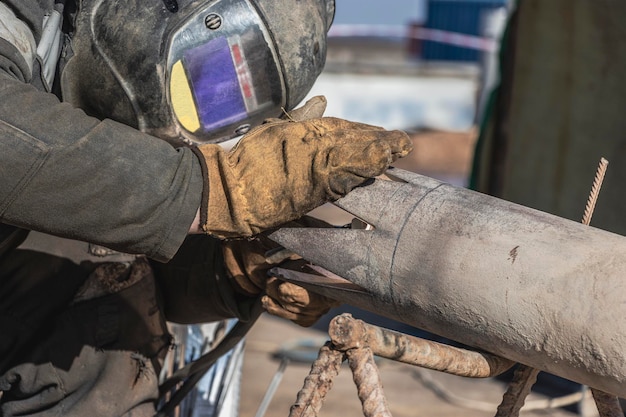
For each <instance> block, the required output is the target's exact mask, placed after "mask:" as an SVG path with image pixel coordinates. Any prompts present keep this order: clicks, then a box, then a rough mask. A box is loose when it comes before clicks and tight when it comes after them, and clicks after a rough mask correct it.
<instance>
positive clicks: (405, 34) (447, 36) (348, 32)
mask: <svg viewBox="0 0 626 417" xmlns="http://www.w3.org/2000/svg"><path fill="white" fill-rule="evenodd" d="M328 36H329V37H375V38H376V37H391V38H405V39H411V38H412V39H419V40H424V41H433V42H440V43H445V44H447V45H454V46H459V47H462V48H468V49H477V50H480V51H485V52H494V51H497V49H498V42H497V41H496V40H495V39H491V38H483V37H480V36H473V35H466V34H464V33H458V32H448V31H444V30H439V29H428V28H423V27H415V26H385V25H334V26H332V27H331V28H330V31H329V32H328Z"/></svg>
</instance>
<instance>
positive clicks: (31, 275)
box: [0, 0, 245, 416]
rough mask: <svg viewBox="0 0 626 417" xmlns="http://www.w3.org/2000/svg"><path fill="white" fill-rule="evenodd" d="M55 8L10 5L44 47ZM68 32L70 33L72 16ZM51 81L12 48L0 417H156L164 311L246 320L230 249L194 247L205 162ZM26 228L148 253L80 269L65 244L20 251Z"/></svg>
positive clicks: (1, 183)
mask: <svg viewBox="0 0 626 417" xmlns="http://www.w3.org/2000/svg"><path fill="white" fill-rule="evenodd" d="M53 4H54V0H0V6H8V8H9V9H10V10H11V12H12V13H13V14H14V15H15V16H16V17H18V18H19V20H21V21H23V22H24V23H25V24H26V26H27V28H28V29H29V30H30V32H32V34H33V35H34V41H35V43H37V42H38V41H39V39H40V37H41V31H42V22H43V20H44V16H45V15H46V13H49V12H50V10H52V7H53ZM72 9H73V8H72V7H67V5H66V10H72ZM5 11H6V7H5ZM0 23H1V22H0ZM65 24H66V26H68V33H70V32H71V16H69V17H68V18H67V19H66V23H65ZM0 26H1V25H0ZM1 30H2V28H1V27H0V33H2V31H1ZM6 33H7V37H8V36H10V35H11V33H8V32H6ZM65 41H66V42H68V41H69V37H68V38H66V39H65ZM41 79H42V78H41V74H40V73H39V72H38V66H37V62H35V63H33V62H26V59H25V57H24V54H23V53H21V51H20V50H19V49H18V48H16V46H15V42H13V43H11V42H8V41H7V40H6V39H2V38H0V334H2V336H1V337H0V390H1V391H2V396H1V398H0V415H3V416H12V415H33V416H35V415H36V416H52V415H54V416H61V415H62V416H74V415H88V414H91V415H94V416H121V415H125V416H130V415H132V416H144V415H146V416H147V415H152V414H153V413H154V400H155V398H156V395H157V372H158V368H159V366H158V363H159V360H160V359H161V358H162V357H163V355H164V354H165V353H166V351H167V348H168V346H169V342H170V340H169V335H168V332H167V329H166V328H165V322H164V316H163V314H162V311H163V310H165V313H166V316H167V317H168V319H172V320H177V321H182V322H185V321H186V322H191V321H195V322H200V321H209V320H215V319H220V318H224V317H233V316H240V315H242V314H244V315H245V313H241V311H240V310H241V309H244V308H243V307H242V304H241V303H238V301H241V300H237V299H236V296H235V295H234V294H233V291H232V289H231V288H230V287H229V285H228V283H227V282H225V280H223V279H221V278H220V277H223V276H224V274H223V271H221V269H220V268H221V267H220V265H221V250H220V247H219V243H218V242H217V241H215V240H212V239H210V238H208V237H204V236H195V237H191V238H189V239H187V240H185V239H186V235H187V230H188V228H189V225H190V223H191V221H192V220H193V218H194V215H195V212H196V210H197V208H198V207H199V205H200V198H201V195H202V190H203V186H204V184H203V179H202V174H201V168H200V164H199V162H198V161H197V159H196V156H195V155H194V154H193V153H192V152H191V151H190V150H189V149H174V148H173V147H172V146H170V145H169V144H167V143H165V142H163V141H161V140H158V139H155V138H153V137H150V136H148V135H146V134H143V133H141V132H139V131H137V130H135V129H133V128H131V127H128V126H125V125H122V124H120V123H116V122H114V121H111V120H104V121H101V120H97V119H95V118H92V117H89V116H87V115H86V114H85V113H83V112H82V111H81V110H80V109H75V108H73V107H72V106H71V105H69V104H67V103H63V102H61V101H60V100H59V99H58V98H57V96H55V95H54V94H52V93H50V92H47V91H45V90H47V89H49V88H47V86H46V85H45V83H42V82H41ZM52 87H54V85H53V86H52ZM51 89H52V90H54V88H51ZM27 230H33V231H38V232H43V233H45V234H46V235H54V236H60V237H64V238H68V239H71V240H80V241H85V242H92V243H95V244H99V245H103V246H106V247H108V248H112V249H115V250H118V251H121V252H125V253H133V254H142V255H145V257H140V258H138V260H137V261H132V262H125V263H102V262H96V263H94V262H82V263H78V262H73V261H71V260H69V259H67V258H65V257H64V256H55V255H51V254H50V253H51V252H52V253H54V252H55V251H56V250H61V253H62V247H51V248H50V249H51V250H49V251H45V252H48V253H43V251H39V250H28V249H23V248H16V247H17V246H18V245H19V244H20V242H21V240H22V239H23V238H24V235H25V233H27V232H25V231H27ZM183 243H184V244H183ZM51 245H52V246H54V245H56V244H51ZM181 245H182V247H181ZM175 255H176V256H175ZM155 261H160V262H164V263H157V262H155ZM155 276H156V280H155ZM161 299H162V300H163V302H162V303H161V302H159V300H161ZM163 304H164V305H165V308H164V309H163V308H161V306H162V305H163ZM181 307H189V308H187V309H184V308H181Z"/></svg>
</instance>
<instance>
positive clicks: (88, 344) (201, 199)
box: [0, 0, 411, 416]
mask: <svg viewBox="0 0 626 417" xmlns="http://www.w3.org/2000/svg"><path fill="white" fill-rule="evenodd" d="M333 15H334V1H333V0H306V1H303V0H287V1H284V0H282V1H280V0H217V1H197V0H196V1H191V0H178V1H176V0H167V1H161V0H151V1H148V2H146V1H139V0H128V1H123V2H122V1H103V0H76V1H74V0H66V1H63V0H56V1H55V0H19V1H18V0H2V1H1V2H0V175H1V181H0V222H1V223H0V312H1V314H0V329H1V331H2V338H0V390H1V391H2V396H1V398H0V406H1V411H0V413H1V414H2V415H4V416H13V415H22V416H26V415H28V416H51V415H55V416H57V415H64V416H78V415H80V416H84V415H97V416H131V415H132V416H151V415H154V413H155V406H156V400H157V396H158V374H159V370H160V367H161V365H162V360H163V358H164V356H165V354H166V353H167V351H168V348H169V346H170V343H171V336H170V334H169V333H168V330H167V327H166V324H165V323H166V320H169V321H175V322H179V323H201V322H207V321H218V320H222V319H225V318H230V317H236V318H239V319H240V320H243V321H245V320H246V319H247V317H248V316H249V315H250V308H251V307H250V306H251V305H253V304H254V301H255V300H256V299H257V298H258V297H259V296H260V295H261V294H264V295H263V304H264V306H265V307H266V308H267V310H268V311H271V312H273V313H275V314H278V315H281V316H283V317H286V318H288V319H291V320H294V321H296V322H297V323H300V324H303V325H310V324H312V323H313V322H314V321H315V319H316V318H317V317H319V315H320V314H323V312H325V311H326V310H327V309H328V307H329V306H330V305H332V303H333V301H332V300H328V299H325V298H323V297H319V296H312V295H311V294H309V293H308V292H306V291H305V290H303V289H301V288H299V287H295V286H292V285H291V284H285V283H280V282H278V281H275V280H274V281H271V280H270V282H272V284H271V286H268V278H267V276H266V274H265V271H266V270H267V269H268V266H270V265H268V264H267V263H266V262H265V250H266V249H268V248H266V247H265V246H264V245H263V243H264V241H263V240H262V239H261V238H259V237H258V236H259V234H261V233H263V232H264V231H266V230H268V229H273V228H275V227H278V226H280V225H283V224H285V223H287V222H290V221H294V220H297V219H300V218H302V216H304V215H305V214H306V213H308V212H309V211H310V210H311V209H313V208H315V207H317V206H319V205H321V204H323V203H325V202H327V201H332V200H335V199H337V198H339V197H341V196H343V195H345V194H346V193H348V192H350V190H352V189H353V188H354V187H357V186H359V185H361V184H363V183H364V182H365V181H366V180H367V179H369V178H371V177H374V176H377V175H379V174H381V173H383V172H384V171H385V170H386V168H387V167H388V166H389V164H390V163H392V162H393V161H394V160H396V159H397V158H399V157H402V156H404V155H406V154H407V153H408V152H409V151H410V149H411V145H410V141H409V140H408V137H407V136H406V134H404V133H403V132H398V131H386V130H384V129H382V128H378V127H373V126H368V125H363V124H359V123H353V122H349V121H345V120H340V119H335V118H325V117H322V113H323V109H324V105H325V102H324V99H323V98H317V99H314V100H313V101H311V102H309V103H308V104H307V105H305V106H304V107H302V108H300V109H296V110H294V108H296V107H297V105H298V104H299V103H300V102H301V101H302V100H303V98H304V97H305V96H306V94H307V93H308V91H309V89H310V88H311V86H312V84H313V82H314V81H315V79H316V78H317V76H318V75H319V73H320V72H321V70H322V68H323V65H324V61H325V53H326V33H327V31H328V28H329V26H330V24H331V22H332V19H333ZM240 137H241V139H240V140H239V141H238V142H237V144H236V145H235V146H234V148H232V149H231V150H226V149H225V148H224V147H222V146H221V145H220V143H222V142H224V141H226V140H229V139H233V138H240Z"/></svg>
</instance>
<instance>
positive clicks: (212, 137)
mask: <svg viewBox="0 0 626 417" xmlns="http://www.w3.org/2000/svg"><path fill="white" fill-rule="evenodd" d="M168 2H171V0H168ZM220 4H221V6H222V7H223V6H224V4H233V6H238V5H239V6H242V5H245V8H246V9H247V10H252V11H256V13H258V18H259V20H260V21H261V22H262V24H263V25H264V26H265V28H264V30H265V33H267V35H268V38H269V40H268V43H271V44H272V45H271V48H272V49H273V54H274V55H273V56H274V58H275V60H276V61H277V62H276V67H277V68H278V69H279V72H280V83H282V90H283V91H282V92H277V93H276V94H279V95H281V98H280V99H279V100H277V102H279V103H280V105H276V106H274V107H272V108H268V109H267V110H265V111H264V112H263V113H259V114H256V115H254V117H253V118H252V119H251V120H249V123H250V124H252V125H255V124H259V123H261V122H262V120H263V119H265V118H268V117H276V116H278V115H280V112H281V107H284V108H285V109H286V110H291V109H293V108H294V107H295V106H296V105H297V104H298V103H299V102H300V101H301V100H302V99H303V98H304V97H305V96H306V94H307V93H308V92H309V90H310V89H311V87H312V86H313V83H314V82H315V80H316V79H317V77H318V76H319V74H320V73H321V71H322V69H323V67H324V64H325V57H326V34H327V31H328V29H329V27H330V25H331V23H332V19H333V16H334V0H211V1H206V0H204V1H197V0H196V1H193V0H179V1H178V10H177V11H176V12H172V11H170V10H171V9H172V8H171V7H170V10H168V7H166V3H164V2H163V1H161V0H150V1H145V0H125V1H123V2H115V1H109V0H82V1H81V2H80V3H79V6H78V7H79V8H78V12H77V13H76V15H75V21H74V26H75V30H74V32H73V35H72V38H71V42H70V49H69V51H68V54H67V56H66V57H65V59H67V61H66V62H65V63H64V65H63V70H62V73H61V91H62V95H63V99H64V101H67V102H70V103H72V104H73V105H75V106H77V107H80V108H82V109H83V110H84V111H85V112H86V113H88V114H90V115H92V116H95V117H98V118H100V119H104V118H110V119H113V120H117V121H119V122H121V123H124V124H127V125H129V126H133V127H135V128H137V129H140V130H142V131H144V132H146V133H150V134H152V135H155V136H158V137H161V138H163V139H166V140H168V141H170V142H173V143H175V144H177V145H178V144H182V143H211V142H212V143H215V142H221V141H223V140H226V139H229V138H232V137H235V136H237V135H239V134H241V130H239V129H238V128H237V126H239V125H234V126H227V127H225V128H222V129H219V130H216V131H215V132H210V134H209V135H204V137H201V138H199V137H196V136H195V135H193V133H190V132H187V131H185V129H183V128H181V125H180V124H179V123H178V121H177V119H176V117H175V115H174V114H173V110H172V106H171V103H170V100H169V94H168V87H169V85H168V79H169V76H170V74H169V70H168V66H167V59H168V53H169V48H170V45H171V41H172V37H173V34H175V33H176V31H177V29H179V28H181V27H183V26H184V25H185V22H187V21H189V19H190V18H192V17H194V16H197V15H198V13H207V11H208V10H210V9H211V8H212V7H213V6H215V7H217V6H218V5H220ZM170 6H171V5H170ZM238 10H239V9H238ZM250 70H251V71H253V72H254V71H265V70H266V69H265V68H262V67H258V66H257V67H253V68H251V69H250Z"/></svg>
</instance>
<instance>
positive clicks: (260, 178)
mask: <svg viewBox="0 0 626 417" xmlns="http://www.w3.org/2000/svg"><path fill="white" fill-rule="evenodd" d="M308 107H309V106H307V107H305V109H306V108H308ZM301 112H302V111H301ZM295 113H296V114H298V113H299V112H298V111H295ZM303 113H304V114H303V115H302V118H304V119H306V118H307V117H309V116H308V115H307V111H306V110H305V111H304V112H303ZM411 149H412V145H411V141H410V140H409V138H408V136H407V135H406V133H404V132H401V131H387V130H384V129H382V128H380V127H375V126H370V125H366V124H362V123H354V122H349V121H347V120H342V119H336V118H314V119H311V120H304V121H295V120H278V119H276V120H270V121H268V122H267V123H265V124H263V125H261V126H259V127H257V128H255V129H253V130H252V131H251V132H250V133H248V134H247V135H245V136H244V137H243V138H242V139H241V140H240V141H239V143H238V144H237V145H236V146H235V148H234V149H233V150H231V151H230V152H227V151H225V150H224V149H223V148H221V147H220V146H218V145H202V146H200V147H198V149H197V150H198V151H199V153H200V157H201V158H200V159H201V162H202V163H203V166H204V170H205V173H206V176H207V181H208V187H207V188H208V195H206V196H205V198H204V201H203V203H202V206H201V209H200V214H201V219H200V222H201V226H202V228H203V230H204V232H205V233H207V234H210V235H213V236H216V237H219V238H222V239H224V238H236V237H249V236H253V235H256V234H258V233H260V232H262V231H264V230H267V229H271V228H274V227H277V226H279V225H281V224H283V223H286V222H288V221H291V220H294V219H297V218H300V217H302V216H303V215H304V214H306V213H307V212H309V211H310V210H312V209H314V208H316V207H318V206H320V205H322V204H324V203H326V202H328V201H334V200H336V199H338V198H340V197H342V196H344V195H346V194H347V193H348V192H350V191H351V190H352V189H353V188H355V187H357V186H359V185H361V184H363V183H364V182H365V181H367V180H368V179H369V178H372V177H375V176H378V175H380V174H382V173H383V172H384V171H385V170H386V169H387V168H388V167H389V165H390V164H391V163H392V162H394V161H395V160H396V159H398V158H401V157H403V156H405V155H407V154H408V153H409V152H410V151H411Z"/></svg>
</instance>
